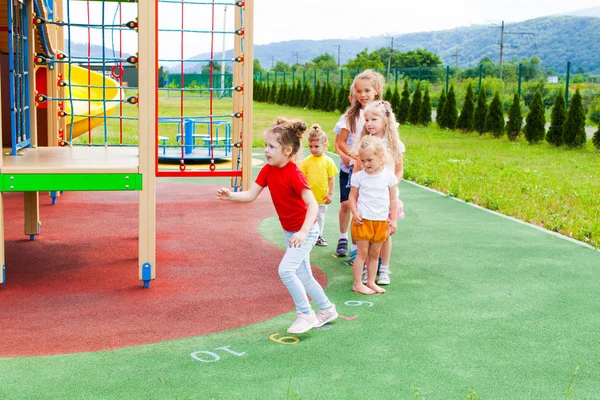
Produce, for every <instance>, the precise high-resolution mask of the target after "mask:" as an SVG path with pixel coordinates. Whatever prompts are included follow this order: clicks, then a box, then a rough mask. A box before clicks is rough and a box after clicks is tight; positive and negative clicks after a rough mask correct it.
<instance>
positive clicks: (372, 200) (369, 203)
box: [351, 168, 398, 221]
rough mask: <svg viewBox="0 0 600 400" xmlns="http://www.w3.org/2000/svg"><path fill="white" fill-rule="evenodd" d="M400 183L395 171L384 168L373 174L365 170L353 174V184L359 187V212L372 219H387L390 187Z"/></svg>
mask: <svg viewBox="0 0 600 400" xmlns="http://www.w3.org/2000/svg"><path fill="white" fill-rule="evenodd" d="M397 183H398V178H396V175H395V174H394V171H393V170H391V169H389V168H383V169H382V170H381V172H379V173H377V174H373V175H369V174H367V173H366V172H365V171H364V170H361V171H358V172H357V173H355V174H353V175H352V181H351V184H352V186H353V187H355V188H358V203H357V208H358V213H359V214H360V216H361V217H362V218H365V219H368V220H371V221H387V219H388V214H389V211H390V188H391V187H393V186H395V185H396V184H397Z"/></svg>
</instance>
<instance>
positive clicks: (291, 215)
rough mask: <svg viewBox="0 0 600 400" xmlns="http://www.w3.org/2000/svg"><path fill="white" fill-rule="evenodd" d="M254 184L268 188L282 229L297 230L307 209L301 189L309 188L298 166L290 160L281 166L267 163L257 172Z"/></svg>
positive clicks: (300, 226)
mask: <svg viewBox="0 0 600 400" xmlns="http://www.w3.org/2000/svg"><path fill="white" fill-rule="evenodd" d="M256 184H257V185H259V186H261V187H268V188H269V191H270V192H271V199H273V205H274V206H275V211H277V215H278V216H279V222H281V226H282V227H283V229H284V230H286V231H287V232H297V231H299V230H300V228H302V225H303V224H304V219H305V218H306V211H307V210H308V207H307V206H306V203H305V202H304V200H303V199H302V191H303V190H304V189H309V190H310V186H308V182H307V181H306V177H305V176H304V174H303V173H302V171H300V169H299V168H298V166H297V165H296V164H294V163H293V162H291V161H290V162H288V163H287V164H286V165H284V166H283V167H282V168H278V167H274V166H272V165H269V164H267V165H265V166H264V167H263V168H262V169H261V170H260V172H259V173H258V176H257V177H256Z"/></svg>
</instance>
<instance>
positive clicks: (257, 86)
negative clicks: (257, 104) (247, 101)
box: [252, 81, 260, 101]
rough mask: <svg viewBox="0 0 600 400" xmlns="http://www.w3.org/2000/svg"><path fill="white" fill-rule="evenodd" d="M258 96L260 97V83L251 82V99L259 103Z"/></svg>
mask: <svg viewBox="0 0 600 400" xmlns="http://www.w3.org/2000/svg"><path fill="white" fill-rule="evenodd" d="M259 96H260V82H258V81H252V99H253V100H256V101H260V100H259Z"/></svg>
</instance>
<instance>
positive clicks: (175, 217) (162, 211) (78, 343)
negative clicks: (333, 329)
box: [0, 182, 326, 357]
mask: <svg viewBox="0 0 600 400" xmlns="http://www.w3.org/2000/svg"><path fill="white" fill-rule="evenodd" d="M216 190H217V187H216V186H212V185H211V186H209V185H194V184H190V185H185V184H175V183H166V182H161V183H159V185H158V195H157V199H158V204H157V274H156V279H155V280H154V281H152V284H151V287H150V288H149V289H143V288H142V284H141V282H140V281H139V280H138V268H137V252H138V209H137V193H134V192H72V193H65V194H64V195H62V196H61V197H60V198H59V200H58V204H57V205H55V206H52V205H51V204H50V199H49V198H48V197H47V196H46V195H45V194H40V203H41V205H40V214H41V218H40V219H41V220H42V227H41V228H42V230H41V235H39V236H38V237H37V238H36V240H34V241H30V240H29V239H28V237H26V236H24V235H23V196H22V194H18V193H15V194H12V193H11V194H6V195H5V196H4V199H5V207H4V213H5V220H6V223H5V225H6V226H5V234H6V244H5V246H6V278H7V279H6V282H5V283H4V285H0V357H16V356H32V355H50V354H61V353H75V352H89V351H98V350H110V349H115V348H119V347H126V346H135V345H142V344H147V343H154V342H160V341H165V340H172V339H178V338H185V337H191V336H199V335H205V334H209V333H214V332H219V331H223V330H229V329H233V328H237V327H241V326H245V325H248V324H253V323H257V322H260V321H264V320H267V319H270V318H273V317H275V316H277V315H280V314H282V313H285V312H288V311H291V310H293V308H294V305H293V302H292V300H291V297H290V296H289V294H288V292H287V290H286V289H285V287H284V286H283V284H282V283H281V281H280V280H279V276H278V275H277V266H278V265H279V260H280V258H281V256H282V255H283V250H281V249H279V248H277V247H276V246H275V245H273V244H271V243H270V242H267V241H266V240H265V239H264V238H263V237H262V236H261V235H260V234H259V233H258V225H259V223H260V221H261V220H262V219H264V218H265V217H267V216H269V215H272V214H273V213H274V209H273V206H272V204H271V199H270V196H269V194H268V192H267V193H263V194H261V196H259V198H258V199H257V200H256V201H255V202H254V203H251V204H234V203H229V202H221V201H218V200H216ZM315 276H316V278H317V280H319V282H321V283H322V284H325V282H326V277H325V276H324V274H323V273H322V272H321V271H320V270H318V269H316V268H315Z"/></svg>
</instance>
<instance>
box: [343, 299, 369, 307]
mask: <svg viewBox="0 0 600 400" xmlns="http://www.w3.org/2000/svg"><path fill="white" fill-rule="evenodd" d="M344 304H345V305H347V306H350V307H360V306H362V305H365V304H366V305H367V306H368V307H369V308H371V307H373V303H371V302H370V301H361V300H348V301H345V302H344Z"/></svg>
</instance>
